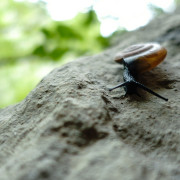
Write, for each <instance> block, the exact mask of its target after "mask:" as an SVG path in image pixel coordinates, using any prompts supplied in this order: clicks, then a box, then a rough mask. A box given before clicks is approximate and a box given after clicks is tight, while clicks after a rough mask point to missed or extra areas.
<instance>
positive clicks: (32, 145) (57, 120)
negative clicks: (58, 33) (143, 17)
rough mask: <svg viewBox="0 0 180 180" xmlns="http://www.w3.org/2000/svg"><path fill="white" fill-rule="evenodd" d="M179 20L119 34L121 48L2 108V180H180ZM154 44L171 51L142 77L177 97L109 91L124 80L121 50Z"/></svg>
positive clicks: (60, 73) (53, 77)
mask: <svg viewBox="0 0 180 180" xmlns="http://www.w3.org/2000/svg"><path fill="white" fill-rule="evenodd" d="M179 19H180V14H179V10H177V11H176V12H175V13H174V14H168V15H163V16H161V17H160V18H158V19H155V20H153V21H152V22H151V23H150V24H149V25H147V26H146V27H143V28H140V29H139V30H137V31H134V32H128V33H126V34H124V35H122V36H121V37H117V42H120V43H119V44H118V45H114V46H113V47H111V48H110V49H108V50H106V51H105V52H103V53H101V54H98V55H95V56H90V57H83V58H80V59H78V60H75V61H73V62H70V63H68V64H66V65H64V66H62V67H60V68H57V69H54V70H53V71H52V72H51V73H49V74H48V75H47V76H46V77H45V78H44V79H42V81H41V82H40V83H39V84H38V85H37V87H36V88H35V89H34V90H33V91H31V92H30V93H29V95H28V96H27V97H26V98H25V99H24V100H23V101H22V102H20V103H18V104H16V105H13V106H9V107H7V108H5V109H1V110H0V164H1V166H0V180H10V179H13V180H43V179H46V180H96V179H98V180H120V179H122V180H145V179H146V180H157V179H158V180H170V179H171V180H179V179H180V102H179V99H180V93H179V89H180V70H179V67H180V61H179V59H180V51H179V48H180V43H179V42H180V36H179V32H180V21H179ZM149 41H157V42H160V43H161V44H162V45H163V46H165V47H166V48H167V50H168V56H167V58H166V60H165V61H164V62H163V63H162V64H160V65H159V66H158V67H157V68H155V69H153V70H152V71H150V72H147V73H145V74H144V75H143V76H142V77H141V79H140V80H141V82H143V83H144V84H145V85H146V86H148V87H150V88H151V89H153V90H154V91H156V92H158V93H159V94H161V95H162V96H164V97H167V98H169V101H168V102H165V101H163V100H161V99H159V98H157V97H155V96H152V95H151V94H148V93H146V92H144V91H141V95H142V96H143V97H142V98H140V97H136V96H135V95H132V96H129V97H124V96H123V95H124V90H123V89H117V90H115V91H112V92H109V91H108V88H109V87H113V86H114V85H116V84H117V83H118V81H122V72H123V68H122V66H121V65H119V64H116V63H115V62H114V60H113V58H114V55H115V54H116V53H117V52H118V51H119V50H120V49H123V48H125V47H127V46H129V45H131V44H135V43H139V42H149ZM114 43H116V42H114Z"/></svg>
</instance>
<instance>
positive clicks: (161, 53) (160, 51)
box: [115, 43, 167, 73]
mask: <svg viewBox="0 0 180 180" xmlns="http://www.w3.org/2000/svg"><path fill="white" fill-rule="evenodd" d="M166 54H167V50H166V49H165V48H164V47H162V46H161V45H159V44H158V43H144V44H135V45H132V46H130V47H128V48H126V49H124V50H123V51H122V52H120V53H118V54H117V55H116V57H115V61H116V62H118V63H121V62H122V61H123V60H124V62H126V64H128V65H130V66H131V67H133V70H134V71H136V72H138V73H142V72H145V71H149V70H151V69H153V68H154V67H156V66H157V65H158V64H159V63H161V62H162V61H163V60H164V58H165V57H166Z"/></svg>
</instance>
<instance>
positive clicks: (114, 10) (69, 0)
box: [29, 0, 175, 36]
mask: <svg viewBox="0 0 180 180" xmlns="http://www.w3.org/2000/svg"><path fill="white" fill-rule="evenodd" d="M29 1H32V2H36V1H38V0H29ZM42 1H44V2H46V7H47V10H48V12H49V14H50V15H51V17H52V18H53V19H54V20H57V21H63V20H69V19H72V18H73V17H74V16H76V14H77V13H78V12H86V11H88V9H89V8H90V7H93V9H94V10H95V11H96V13H97V16H98V19H99V20H100V22H101V29H100V30H101V34H102V35H103V36H109V35H111V34H112V33H113V32H114V31H116V30H117V29H122V28H125V29H127V30H129V31H131V30H134V29H137V28H138V27H140V26H144V25H146V24H147V23H148V22H149V21H150V20H151V19H152V17H153V14H152V11H151V10H150V8H149V7H148V6H149V5H150V4H153V5H155V6H157V7H160V8H162V9H163V10H164V11H165V12H171V11H173V10H174V9H175V4H174V0H42Z"/></svg>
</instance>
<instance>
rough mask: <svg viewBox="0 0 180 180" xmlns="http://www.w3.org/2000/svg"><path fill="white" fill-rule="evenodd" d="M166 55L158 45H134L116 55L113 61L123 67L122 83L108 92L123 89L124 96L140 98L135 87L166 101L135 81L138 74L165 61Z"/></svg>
mask: <svg viewBox="0 0 180 180" xmlns="http://www.w3.org/2000/svg"><path fill="white" fill-rule="evenodd" d="M166 54H167V50H166V49H165V48H164V47H162V46H161V45H159V44H158V43H144V44H136V45H132V46H130V47H128V48H127V49H125V50H123V51H122V52H120V53H119V54H117V56H116V57H115V61H116V62H117V63H122V64H123V65H124V72H123V78H124V83H121V84H119V85H117V86H115V87H113V88H110V89H109V90H110V91H112V90H114V89H116V88H119V87H124V90H125V92H126V94H136V95H138V96H140V95H139V94H138V92H137V87H139V88H141V89H143V90H145V91H147V92H149V93H151V94H153V95H155V96H157V97H159V98H161V99H163V100H165V101H168V99H167V98H165V97H162V96H161V95H159V94H157V93H156V92H154V91H152V90H151V89H149V88H148V87H146V86H145V85H143V84H141V83H139V82H138V81H137V80H136V79H137V76H138V75H139V74H141V73H144V72H146V71H149V70H151V69H153V68H154V67H156V66H157V65H158V64H159V63H161V62H162V61H163V60H164V59H165V57H166ZM126 94H125V95H126Z"/></svg>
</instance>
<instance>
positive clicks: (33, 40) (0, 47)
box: [0, 0, 109, 107]
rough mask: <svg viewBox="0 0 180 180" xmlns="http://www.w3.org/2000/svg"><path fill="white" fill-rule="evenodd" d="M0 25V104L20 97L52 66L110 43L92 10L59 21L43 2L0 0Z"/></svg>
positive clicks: (18, 99) (12, 101) (15, 100)
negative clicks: (101, 31)
mask: <svg viewBox="0 0 180 180" xmlns="http://www.w3.org/2000/svg"><path fill="white" fill-rule="evenodd" d="M0 27H1V28H0V84H1V86H0V94H1V101H0V107H5V106H7V105H9V104H12V103H16V102H18V101H20V100H22V99H23V98H24V97H25V96H26V95H27V94H28V92H29V91H30V90H31V89H33V88H34V86H35V85H36V84H37V82H38V81H39V80H40V79H41V78H42V77H43V76H44V75H45V74H47V73H48V72H49V71H50V70H51V69H52V68H54V67H55V66H57V65H61V64H63V63H64V62H65V61H66V60H68V59H73V58H76V57H78V56H81V55H89V54H93V53H97V52H99V51H101V50H102V49H103V48H105V47H107V46H108V45H109V38H104V37H102V36H101V35H100V23H99V21H98V19H97V16H96V13H95V12H94V11H93V10H92V9H91V10H89V11H88V12H87V13H79V14H78V15H77V16H76V17H75V18H73V19H72V20H69V21H63V22H58V21H53V20H52V19H51V18H50V17H49V15H48V13H47V12H46V10H45V6H44V4H43V3H42V2H39V3H30V2H28V1H21V2H16V1H14V0H1V3H0Z"/></svg>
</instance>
